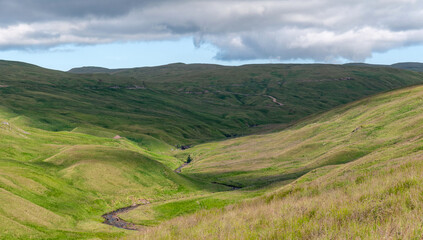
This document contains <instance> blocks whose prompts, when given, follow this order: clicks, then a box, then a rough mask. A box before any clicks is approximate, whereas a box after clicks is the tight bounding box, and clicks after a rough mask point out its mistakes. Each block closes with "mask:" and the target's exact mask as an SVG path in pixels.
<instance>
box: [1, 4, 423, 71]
mask: <svg viewBox="0 0 423 240" xmlns="http://www.w3.org/2000/svg"><path fill="white" fill-rule="evenodd" d="M422 53H423V1H421V0H371V1H369V0H302V1H298V0H278V1H275V0H273V1H271V0H269V1H267V0H261V1H259V0H215V1H203V0H154V1H148V0H72V1H69V0H19V1H16V0H0V59H4V60H15V61H23V62H28V63H33V64H36V65H39V66H42V67H47V68H52V69H58V70H69V69H70V68H72V67H79V66H102V67H108V68H123V67H141V66H156V65H163V64H168V63H174V62H184V63H215V64H222V65H241V64H249V63H346V62H367V63H375V64H392V63H396V62H408V61H412V62H423V54H422Z"/></svg>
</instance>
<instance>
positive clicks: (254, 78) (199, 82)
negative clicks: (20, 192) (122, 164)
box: [0, 61, 423, 151]
mask: <svg viewBox="0 0 423 240" xmlns="http://www.w3.org/2000/svg"><path fill="white" fill-rule="evenodd" d="M0 72H1V73H2V75H1V77H0V85H1V86H7V87H0V102H1V105H2V106H3V107H6V108H8V109H9V110H10V111H13V112H15V113H17V114H20V115H25V116H27V117H28V118H30V119H31V121H32V122H31V124H32V126H34V127H39V128H42V129H45V130H53V131H63V130H72V129H74V128H75V127H78V128H80V129H88V130H89V129H93V128H96V129H97V130H99V131H101V130H102V129H103V130H104V129H108V131H110V132H114V133H115V134H119V135H122V136H124V137H126V138H128V139H130V140H133V141H135V142H137V143H139V144H141V145H143V146H144V147H146V148H148V149H150V150H157V151H165V150H169V149H170V148H172V145H173V146H175V145H178V144H179V145H188V144H197V143H200V142H205V141H210V140H215V139H223V138H225V136H226V137H228V136H234V135H243V134H251V133H255V132H261V131H263V126H266V125H267V124H285V125H286V124H289V123H292V122H293V121H296V120H298V119H300V118H303V117H305V116H308V115H310V114H313V113H317V112H321V111H325V110H328V109H330V108H332V107H334V106H337V105H340V104H344V103H347V102H351V101H354V100H357V99H359V98H362V97H364V96H368V95H371V94H375V93H378V92H383V91H387V90H391V89H395V88H399V87H403V86H409V85H413V84H417V83H421V82H422V80H423V75H422V74H420V73H415V72H409V71H401V70H396V69H386V68H362V67H347V66H337V65H247V66H241V67H223V66H217V65H196V64H194V65H184V64H172V65H167V66H161V67H152V68H137V69H129V70H123V71H119V72H116V73H114V74H70V73H64V72H58V71H51V70H47V69H42V68H38V67H36V66H33V65H28V64H23V63H16V62H5V61H2V62H0ZM144 88H145V89H144ZM268 95H271V96H274V97H276V98H277V99H278V101H279V102H281V103H283V104H284V106H279V105H277V104H275V103H273V102H272V100H271V99H270V98H269V97H268ZM257 125H258V126H257ZM282 126H283V125H282Z"/></svg>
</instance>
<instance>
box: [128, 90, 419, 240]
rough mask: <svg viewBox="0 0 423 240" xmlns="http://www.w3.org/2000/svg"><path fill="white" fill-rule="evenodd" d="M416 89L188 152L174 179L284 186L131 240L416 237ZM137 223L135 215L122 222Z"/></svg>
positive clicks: (210, 144) (194, 215) (417, 205)
mask: <svg viewBox="0 0 423 240" xmlns="http://www.w3.org/2000/svg"><path fill="white" fill-rule="evenodd" d="M422 101H423V87H421V86H418V87H413V88H406V89H403V90H398V91H394V92H390V93H385V94H381V95H378V96H375V97H370V98H367V99H363V100H360V101H358V102H354V103H351V104H348V105H346V106H343V107H339V108H336V109H334V110H331V111H329V112H327V113H324V114H321V115H318V116H315V117H312V118H310V119H308V120H305V121H302V122H300V123H298V124H296V125H294V126H292V127H290V128H288V129H286V130H283V131H281V132H278V133H272V134H266V135H258V136H249V137H243V138H238V139H232V140H226V141H222V142H215V143H207V144H204V145H199V146H197V147H195V148H193V149H190V150H189V151H190V154H191V155H193V156H194V157H193V159H194V160H193V162H192V163H191V164H190V165H189V166H187V167H186V168H185V169H184V170H183V172H185V173H186V174H187V175H195V176H196V177H199V178H203V179H204V178H207V179H209V181H213V180H217V179H219V180H221V181H223V182H226V183H238V184H241V185H244V186H248V185H250V184H253V185H254V184H255V183H258V184H259V185H262V184H265V183H266V181H270V182H272V181H273V180H278V181H283V180H284V182H285V184H286V185H285V186H283V187H281V188H279V189H278V190H276V191H273V192H268V193H267V194H266V195H265V196H262V197H258V198H256V199H254V200H250V201H246V202H243V203H240V204H236V205H232V206H228V207H226V208H223V209H216V210H207V211H206V210H204V211H200V212H198V213H196V214H193V215H190V216H184V217H179V218H176V219H174V220H170V221H169V222H166V223H163V224H161V225H160V226H158V227H155V228H150V229H149V230H147V231H146V232H143V233H142V234H141V235H139V234H135V235H133V236H131V238H135V239H136V238H138V239H150V238H153V236H154V238H155V239H192V238H201V239H216V238H224V239H349V238H354V239H356V238H360V239H420V238H421V236H422V231H423V228H422V225H421V221H422V216H423V215H422V213H423V207H422V206H423V204H422V197H421V194H422V191H423V185H422V182H423V176H422V174H421V172H422V170H423V161H422V160H423V155H422V154H423V151H422V143H423V138H422V137H423V134H422V132H423V131H422V126H423V125H422V121H423V120H422V119H423V105H422ZM126 217H127V218H128V219H131V220H132V221H134V222H136V221H137V214H136V213H134V212H133V213H132V214H127V216H126Z"/></svg>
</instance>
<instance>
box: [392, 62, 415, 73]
mask: <svg viewBox="0 0 423 240" xmlns="http://www.w3.org/2000/svg"><path fill="white" fill-rule="evenodd" d="M391 67H393V68H398V69H406V70H411V71H416V72H423V63H418V62H404V63H396V64H392V65H391Z"/></svg>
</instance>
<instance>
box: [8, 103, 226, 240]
mask: <svg viewBox="0 0 423 240" xmlns="http://www.w3.org/2000/svg"><path fill="white" fill-rule="evenodd" d="M25 122H27V120H26V119H25V118H22V117H16V116H14V115H12V114H7V113H6V112H4V111H1V112H0V138H1V141H0V153H1V155H0V191H1V194H0V199H1V204H0V219H1V224H0V230H1V231H0V233H1V234H0V238H1V239H18V238H19V239H20V238H22V239H28V238H39V239H64V238H66V239H73V238H75V239H81V238H89V237H90V236H91V237H101V238H108V237H117V236H121V235H122V234H123V232H122V231H120V230H115V229H114V228H113V227H109V226H107V225H103V224H101V222H102V218H101V215H103V214H104V213H106V212H110V211H112V210H114V209H117V208H119V207H124V206H128V205H131V204H132V203H134V202H135V203H136V202H137V201H138V199H148V200H149V201H151V202H155V201H161V200H163V199H170V198H175V197H178V198H180V197H185V196H190V195H193V194H194V195H198V194H204V193H208V192H209V191H216V190H218V189H219V188H218V187H217V186H214V185H210V184H203V183H200V182H196V183H193V182H192V181H190V180H189V179H186V178H184V177H182V176H180V175H177V174H176V173H174V172H173V168H175V166H178V165H180V161H179V160H177V159H175V158H172V157H168V156H160V155H158V154H154V153H151V152H149V151H147V150H144V149H141V148H139V147H138V146H137V145H135V144H133V143H132V142H130V141H128V140H126V139H113V138H106V137H95V136H92V135H87V134H81V133H74V132H63V131H61V132H51V131H45V130H40V129H37V128H31V127H28V126H27V125H26V124H25ZM164 163H166V164H164Z"/></svg>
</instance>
